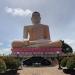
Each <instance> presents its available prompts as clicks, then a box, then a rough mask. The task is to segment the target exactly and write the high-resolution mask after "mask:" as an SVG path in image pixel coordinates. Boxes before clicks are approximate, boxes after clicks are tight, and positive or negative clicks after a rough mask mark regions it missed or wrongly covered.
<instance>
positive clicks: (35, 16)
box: [31, 12, 41, 25]
mask: <svg viewBox="0 0 75 75" xmlns="http://www.w3.org/2000/svg"><path fill="white" fill-rule="evenodd" d="M31 20H32V23H33V24H34V25H37V24H39V23H40V20H41V17H40V14H39V13H38V12H34V13H33V14H32V18H31Z"/></svg>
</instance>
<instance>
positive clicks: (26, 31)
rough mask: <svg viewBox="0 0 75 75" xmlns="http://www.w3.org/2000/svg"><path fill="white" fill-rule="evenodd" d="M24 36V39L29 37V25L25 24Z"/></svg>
mask: <svg viewBox="0 0 75 75" xmlns="http://www.w3.org/2000/svg"><path fill="white" fill-rule="evenodd" d="M23 38H24V39H27V38H28V26H24V30H23Z"/></svg>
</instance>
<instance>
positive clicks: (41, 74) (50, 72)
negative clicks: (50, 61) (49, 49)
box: [18, 66, 69, 75]
mask: <svg viewBox="0 0 75 75" xmlns="http://www.w3.org/2000/svg"><path fill="white" fill-rule="evenodd" d="M18 73H19V75H69V74H64V73H63V71H62V70H58V66H56V67H23V69H22V70H19V71H18Z"/></svg>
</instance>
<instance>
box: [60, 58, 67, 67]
mask: <svg viewBox="0 0 75 75" xmlns="http://www.w3.org/2000/svg"><path fill="white" fill-rule="evenodd" d="M67 61H68V57H65V58H63V59H62V60H61V66H62V67H66V64H67Z"/></svg>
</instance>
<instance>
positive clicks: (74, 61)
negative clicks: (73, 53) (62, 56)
mask: <svg viewBox="0 0 75 75" xmlns="http://www.w3.org/2000/svg"><path fill="white" fill-rule="evenodd" d="M66 67H67V68H68V69H74V68H75V57H71V58H70V59H69V60H68V62H67V64H66Z"/></svg>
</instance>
